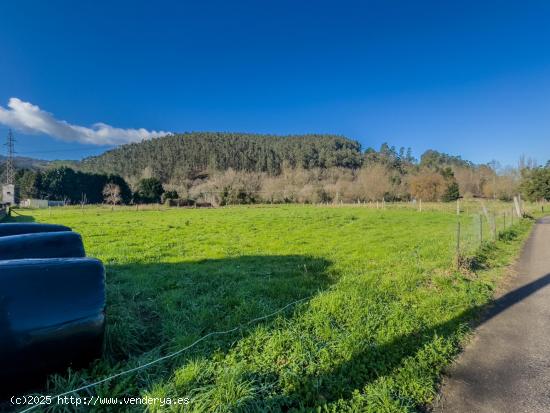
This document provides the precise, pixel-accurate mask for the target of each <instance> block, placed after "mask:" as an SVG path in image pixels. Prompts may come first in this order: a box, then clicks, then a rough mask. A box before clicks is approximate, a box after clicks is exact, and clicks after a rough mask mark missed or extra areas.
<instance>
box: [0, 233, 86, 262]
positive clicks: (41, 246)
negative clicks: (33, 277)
mask: <svg viewBox="0 0 550 413" xmlns="http://www.w3.org/2000/svg"><path fill="white" fill-rule="evenodd" d="M85 256H86V254H85V252H84V245H83V244H82V237H81V236H80V234H77V233H76V232H41V233H34V234H22V235H9V236H5V237H0V260H14V259H21V258H65V257H67V258H69V257H74V258H78V257H85Z"/></svg>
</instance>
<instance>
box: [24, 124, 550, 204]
mask: <svg viewBox="0 0 550 413" xmlns="http://www.w3.org/2000/svg"><path fill="white" fill-rule="evenodd" d="M60 162H61V161H59V162H52V163H49V164H47V165H44V164H43V163H40V164H37V165H36V166H35V165H33V166H32V167H34V168H33V169H22V170H19V172H18V174H17V181H18V187H19V191H20V196H21V198H27V197H28V198H45V199H52V200H66V201H68V202H70V203H77V202H80V201H81V200H82V199H83V198H85V199H86V201H87V202H88V203H100V202H107V203H112V204H114V203H156V202H166V201H167V200H178V204H181V205H190V204H193V203H194V202H195V201H198V202H201V201H202V202H211V203H213V204H218V205H226V204H235V203H254V202H340V201H343V202H356V201H375V200H383V199H384V200H386V201H407V200H412V199H422V200H425V201H453V200H455V199H457V198H459V197H485V198H495V199H503V200H511V198H512V197H513V196H514V195H515V194H517V193H518V191H522V193H523V194H524V195H525V197H526V198H528V199H533V200H534V199H537V200H538V199H545V198H546V199H548V190H547V189H546V188H547V186H546V185H547V182H548V171H549V170H550V169H549V168H548V165H547V167H546V168H537V167H536V165H535V164H534V163H533V162H530V161H525V159H523V160H522V161H520V167H519V168H517V169H514V168H509V169H501V168H500V167H499V166H498V164H497V163H496V162H493V163H490V164H487V165H476V164H474V163H472V162H469V161H467V160H463V159H462V158H461V157H459V156H452V155H448V154H445V153H441V152H438V151H435V150H428V151H426V152H424V153H423V154H422V156H421V157H420V160H417V159H415V157H414V156H413V155H412V151H411V149H410V148H404V147H401V148H399V149H397V148H396V147H394V146H390V145H388V144H387V143H384V144H382V145H381V147H380V148H379V149H378V150H376V149H374V148H367V149H366V150H365V151H363V150H362V149H361V146H360V145H359V143H357V142H356V141H353V140H350V139H347V138H344V137H341V136H331V135H303V136H286V137H281V136H268V135H253V134H231V133H187V134H182V135H172V136H167V137H164V138H159V139H153V140H149V141H144V142H141V143H136V144H129V145H123V146H121V147H118V148H116V149H114V150H111V151H108V152H106V153H104V154H103V155H100V156H96V157H91V158H87V159H84V160H83V161H81V162H76V161H75V162H71V163H67V164H66V166H64V167H63V166H60ZM127 182H128V183H127ZM108 184H109V185H108ZM107 185H108V186H107ZM107 199H108V200H107Z"/></svg>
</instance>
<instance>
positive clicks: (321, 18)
mask: <svg viewBox="0 0 550 413" xmlns="http://www.w3.org/2000/svg"><path fill="white" fill-rule="evenodd" d="M548 21H550V2H547V1H540V2H537V1H525V2H519V1H517V2H506V1H495V2H489V1H460V2H450V1H433V2H432V1H429V2H428V1H426V2H422V1H418V2H411V1H388V0H381V1H357V2H348V1H341V0H340V1H332V2H325V1H305V0H304V1H296V0H294V1H284V0H277V1H270V0H266V1H237V0H235V1H200V2H199V1H196V2H185V1H173V2H168V1H162V0H156V1H154V2H140V1H116V2H115V1H109V2H108V1H89V2H88V1H81V2H74V1H71V2H69V1H47V2H46V1H11V2H1V3H0V120H2V119H4V122H3V123H4V125H0V134H1V136H4V135H5V133H6V130H7V127H6V125H8V124H11V125H15V126H16V127H17V128H18V130H16V137H17V139H18V142H17V150H18V152H19V153H20V154H22V155H28V156H34V157H40V158H45V159H54V158H71V159H77V158H80V157H82V156H87V155H90V154H95V153H100V152H101V151H103V150H104V149H105V148H106V147H112V144H116V143H121V142H124V141H127V140H131V139H135V136H138V135H139V136H142V135H140V133H141V132H139V133H138V132H136V131H133V132H132V131H126V129H138V128H144V129H146V131H144V132H143V131H142V132H143V133H154V131H157V132H162V131H174V132H183V131H240V132H257V133H273V134H298V133H331V134H342V135H345V136H348V137H350V138H353V139H357V140H358V141H360V142H361V143H362V145H363V146H364V147H368V146H374V147H379V146H380V144H381V143H382V142H385V141H387V142H389V143H390V144H392V145H396V146H397V147H399V146H405V147H408V146H411V147H412V148H413V150H414V153H415V154H416V155H419V154H420V153H421V152H423V151H424V150H426V149H428V148H434V149H437V150H441V151H444V152H448V153H451V154H459V155H461V156H462V157H463V158H466V159H470V160H473V161H475V162H489V161H491V160H492V159H497V160H499V161H500V162H501V163H502V164H511V165H515V164H516V162H517V159H518V157H519V156H520V155H521V154H525V155H526V156H530V157H533V158H536V159H537V160H538V161H539V162H546V160H548V159H550V47H549V45H550V25H549V24H548ZM10 98H16V99H18V102H19V107H17V108H16V109H14V107H9V100H10ZM15 103H17V102H15ZM26 103H29V104H32V105H34V106H31V105H27V106H25V104H26ZM35 106H38V107H39V108H40V111H38V108H36V107H35ZM33 111H34V112H33ZM37 111H38V112H37ZM42 111H44V112H49V113H50V114H51V116H49V115H47V114H46V115H44V116H46V117H47V121H55V120H56V119H57V120H63V121H66V122H68V123H69V124H71V125H75V128H73V127H72V126H71V127H70V128H71V129H69V130H68V131H67V130H65V129H66V128H67V125H65V124H59V123H58V124H56V126H55V127H54V128H53V129H51V132H48V133H49V134H50V135H55V134H58V135H62V136H61V138H62V139H65V141H63V140H60V139H59V136H57V138H56V137H52V136H47V135H46V134H45V133H43V132H41V131H43V130H45V129H44V128H42V129H40V128H38V129H36V128H34V129H33V127H30V126H29V123H30V122H31V121H33V122H36V119H34V118H33V119H34V120H33V119H31V120H28V119H27V118H26V116H28V115H29V112H32V113H34V114H37V113H39V114H43V112H42ZM32 113H31V114H32ZM2 116H3V118H2ZM54 118H55V119H54ZM39 121H40V122H42V121H43V119H42V118H40V119H39ZM10 122H11V123H10ZM96 123H104V124H107V125H110V126H112V127H113V128H120V129H119V130H115V131H114V132H112V129H108V128H106V127H105V128H103V127H102V126H95V127H94V126H92V125H94V124H96ZM33 125H34V124H33ZM31 126H32V125H31ZM80 126H81V127H84V129H79V127H80ZM48 131H50V129H48ZM36 132H38V133H36ZM111 132H112V133H114V135H116V136H115V137H114V138H113V139H110V138H109V139H104V138H105V137H106V136H107V137H109V136H111V135H110V134H111ZM143 136H145V135H143ZM147 136H150V135H147ZM151 136H154V135H151ZM83 137H84V138H83ZM100 138H101V139H100ZM81 142H84V143H81ZM90 142H99V143H108V144H109V145H102V146H97V145H92V144H90Z"/></svg>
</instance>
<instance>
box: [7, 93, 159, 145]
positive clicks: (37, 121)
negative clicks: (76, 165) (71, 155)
mask: <svg viewBox="0 0 550 413" xmlns="http://www.w3.org/2000/svg"><path fill="white" fill-rule="evenodd" d="M0 124H3V125H5V126H8V127H10V128H13V129H16V130H19V131H21V132H23V133H28V134H44V135H48V136H51V137H53V138H56V139H60V140H63V141H66V142H79V143H84V144H92V145H121V144H124V143H130V142H140V141H142V140H144V139H151V138H157V137H159V136H165V135H168V134H170V133H169V132H164V131H148V130H147V129H143V128H141V129H121V128H115V127H113V126H110V125H107V124H105V123H101V122H100V123H96V124H94V125H92V126H91V127H89V128H88V127H85V126H78V125H71V124H70V123H68V122H66V121H64V120H57V119H56V118H54V117H53V115H52V114H51V113H49V112H45V111H43V110H42V109H40V108H39V107H38V106H36V105H33V104H32V103H29V102H23V101H22V100H21V99H18V98H11V99H10V100H9V102H8V107H7V108H4V107H2V106H0Z"/></svg>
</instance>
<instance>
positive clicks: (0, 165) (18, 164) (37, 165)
mask: <svg viewBox="0 0 550 413" xmlns="http://www.w3.org/2000/svg"><path fill="white" fill-rule="evenodd" d="M14 163H15V168H16V169H44V168H46V167H47V166H48V165H49V164H50V162H49V161H44V160H42V159H34V158H27V157H24V156H16V157H15V158H14ZM5 165H6V157H5V156H4V155H0V182H4V178H5V176H6V168H5Z"/></svg>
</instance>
